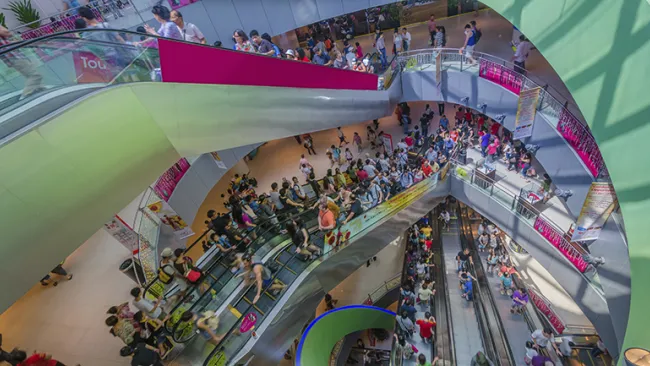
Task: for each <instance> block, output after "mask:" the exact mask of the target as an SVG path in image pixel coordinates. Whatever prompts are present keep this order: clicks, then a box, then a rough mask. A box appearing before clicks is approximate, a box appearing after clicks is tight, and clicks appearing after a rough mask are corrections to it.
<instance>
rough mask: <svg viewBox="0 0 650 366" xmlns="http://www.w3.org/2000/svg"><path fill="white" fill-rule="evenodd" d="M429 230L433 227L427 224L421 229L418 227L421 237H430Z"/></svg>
mask: <svg viewBox="0 0 650 366" xmlns="http://www.w3.org/2000/svg"><path fill="white" fill-rule="evenodd" d="M431 231H433V229H431V226H429V225H426V226H424V227H423V228H422V229H420V232H421V233H422V235H423V236H424V238H423V239H429V238H430V237H431Z"/></svg>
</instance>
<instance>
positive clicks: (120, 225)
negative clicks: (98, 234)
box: [104, 215, 138, 254]
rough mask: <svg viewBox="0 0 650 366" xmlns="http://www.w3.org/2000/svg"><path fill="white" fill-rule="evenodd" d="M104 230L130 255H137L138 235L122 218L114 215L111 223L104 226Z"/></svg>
mask: <svg viewBox="0 0 650 366" xmlns="http://www.w3.org/2000/svg"><path fill="white" fill-rule="evenodd" d="M104 230H106V231H107V232H108V233H109V234H111V236H112V237H113V238H115V240H117V241H119V242H120V243H121V244H122V245H124V246H125V247H126V249H128V250H129V251H130V252H131V253H134V254H135V253H137V251H138V234H136V232H135V231H133V229H131V227H130V226H129V225H128V224H127V223H126V222H124V220H122V218H120V217H119V216H117V215H115V216H114V217H113V219H112V220H111V221H109V222H107V223H105V224H104Z"/></svg>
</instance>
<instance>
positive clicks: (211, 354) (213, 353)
mask: <svg viewBox="0 0 650 366" xmlns="http://www.w3.org/2000/svg"><path fill="white" fill-rule="evenodd" d="M438 178H439V175H437V174H434V175H432V176H431V177H429V178H426V179H424V180H422V181H421V182H418V183H417V184H422V183H425V182H428V180H429V179H438ZM417 184H414V185H412V186H411V187H409V188H412V187H413V186H415V185H417ZM391 199H392V198H391ZM391 199H389V201H390V200H391ZM376 207H377V206H375V207H373V208H371V209H369V210H367V211H364V214H365V213H367V212H369V211H371V210H373V209H375V208H376ZM363 217H364V215H362V216H359V217H355V218H353V219H352V221H351V222H353V221H356V220H360V219H363ZM348 224H350V223H348ZM338 228H339V229H340V226H339V227H338ZM318 232H320V229H318V230H316V231H314V232H313V233H312V235H314V234H316V233H318ZM350 239H351V238H350ZM324 254H325V253H323V255H324ZM296 255H297V253H295V252H294V253H293V255H292V256H291V258H289V260H287V261H286V262H285V263H284V264H283V265H282V267H281V268H279V269H278V270H277V271H276V272H275V274H274V276H273V277H272V280H273V281H274V280H275V279H276V277H277V275H278V274H279V273H280V272H281V271H282V270H283V269H284V268H285V267H286V265H287V264H288V263H289V262H290V261H291V260H293V259H294V258H295V257H296ZM273 281H271V284H270V285H269V286H268V287H270V286H272V285H273ZM251 286H252V285H251ZM268 287H267V288H268ZM249 288H250V286H249V287H248V288H247V289H246V290H245V291H244V296H245V294H246V292H247V291H248V289H249ZM267 288H264V289H263V291H262V293H264V292H265V291H266V289H267ZM242 299H243V297H242V298H241V299H239V300H238V301H241V300H242ZM252 307H253V304H249V306H248V307H247V308H246V310H245V311H242V312H240V313H241V314H242V315H243V314H245V313H246V312H248V311H249V310H250V309H251V308H252ZM238 323H239V319H238V321H237V322H235V324H234V325H233V327H231V328H230V329H229V330H228V332H227V333H226V334H225V335H224V336H223V338H222V339H221V341H220V342H219V344H218V345H216V346H215V347H214V349H213V350H212V351H211V352H210V354H209V355H208V356H207V357H206V359H205V361H204V366H207V365H208V363H209V362H210V360H211V359H212V357H214V356H215V355H216V353H217V352H219V351H220V350H221V344H222V342H223V341H224V340H225V339H226V338H227V337H228V336H229V335H230V334H232V331H233V330H234V329H235V326H236V325H237V324H238Z"/></svg>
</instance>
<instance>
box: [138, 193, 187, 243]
mask: <svg viewBox="0 0 650 366" xmlns="http://www.w3.org/2000/svg"><path fill="white" fill-rule="evenodd" d="M147 207H148V208H149V210H151V212H153V213H154V214H155V215H156V216H158V218H159V219H160V221H162V223H163V224H165V225H167V226H169V227H171V228H172V230H174V234H176V237H177V238H178V239H179V240H182V239H185V238H188V237H190V236H192V235H194V231H192V228H191V227H189V226H188V225H187V223H186V222H185V220H183V219H182V218H181V217H180V216H178V214H177V213H176V211H174V209H173V208H171V206H169V203H167V202H165V201H158V202H156V203H152V204H150V205H149V206H147Z"/></svg>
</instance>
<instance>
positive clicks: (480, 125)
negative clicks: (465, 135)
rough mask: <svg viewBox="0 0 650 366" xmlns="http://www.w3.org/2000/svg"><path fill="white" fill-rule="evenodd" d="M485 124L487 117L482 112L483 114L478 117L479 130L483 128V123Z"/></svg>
mask: <svg viewBox="0 0 650 366" xmlns="http://www.w3.org/2000/svg"><path fill="white" fill-rule="evenodd" d="M484 124H485V118H483V115H482V114H481V115H480V116H479V117H478V123H477V125H478V130H479V131H480V130H482V129H483V125H484Z"/></svg>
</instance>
